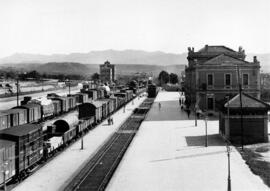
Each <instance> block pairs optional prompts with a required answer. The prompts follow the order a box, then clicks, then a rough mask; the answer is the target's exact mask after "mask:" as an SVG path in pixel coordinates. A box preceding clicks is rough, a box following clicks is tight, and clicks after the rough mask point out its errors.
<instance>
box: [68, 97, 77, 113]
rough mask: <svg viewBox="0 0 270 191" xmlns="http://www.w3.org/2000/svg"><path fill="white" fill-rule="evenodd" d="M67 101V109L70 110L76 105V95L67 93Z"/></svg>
mask: <svg viewBox="0 0 270 191" xmlns="http://www.w3.org/2000/svg"><path fill="white" fill-rule="evenodd" d="M67 102H68V107H69V110H72V109H74V108H75V107H76V97H75V96H74V95H68V97H67Z"/></svg>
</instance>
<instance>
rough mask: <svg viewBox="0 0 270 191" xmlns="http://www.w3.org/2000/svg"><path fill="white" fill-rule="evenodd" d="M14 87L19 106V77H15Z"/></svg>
mask: <svg viewBox="0 0 270 191" xmlns="http://www.w3.org/2000/svg"><path fill="white" fill-rule="evenodd" d="M16 81H17V82H16V87H17V106H19V77H17V79H16Z"/></svg>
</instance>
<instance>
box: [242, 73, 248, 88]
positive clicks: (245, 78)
mask: <svg viewBox="0 0 270 191" xmlns="http://www.w3.org/2000/svg"><path fill="white" fill-rule="evenodd" d="M247 85H248V74H243V86H247Z"/></svg>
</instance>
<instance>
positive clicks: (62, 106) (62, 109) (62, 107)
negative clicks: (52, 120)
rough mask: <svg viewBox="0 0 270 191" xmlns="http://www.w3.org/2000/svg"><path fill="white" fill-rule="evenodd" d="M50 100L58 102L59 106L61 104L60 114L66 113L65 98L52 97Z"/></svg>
mask: <svg viewBox="0 0 270 191" xmlns="http://www.w3.org/2000/svg"><path fill="white" fill-rule="evenodd" d="M51 99H52V100H59V101H60V104H61V106H60V107H61V113H62V112H67V111H68V110H69V105H68V102H67V98H66V97H54V98H51Z"/></svg>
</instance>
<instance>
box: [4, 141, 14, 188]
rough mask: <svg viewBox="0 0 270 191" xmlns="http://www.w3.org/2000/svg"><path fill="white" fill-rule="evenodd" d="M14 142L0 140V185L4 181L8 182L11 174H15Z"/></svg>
mask: <svg viewBox="0 0 270 191" xmlns="http://www.w3.org/2000/svg"><path fill="white" fill-rule="evenodd" d="M15 146H16V145H15V142H14V141H8V140H0V164H1V173H0V185H1V184H3V183H4V173H5V181H6V182H8V181H9V180H11V178H12V177H13V176H15V159H16V156H15Z"/></svg>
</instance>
